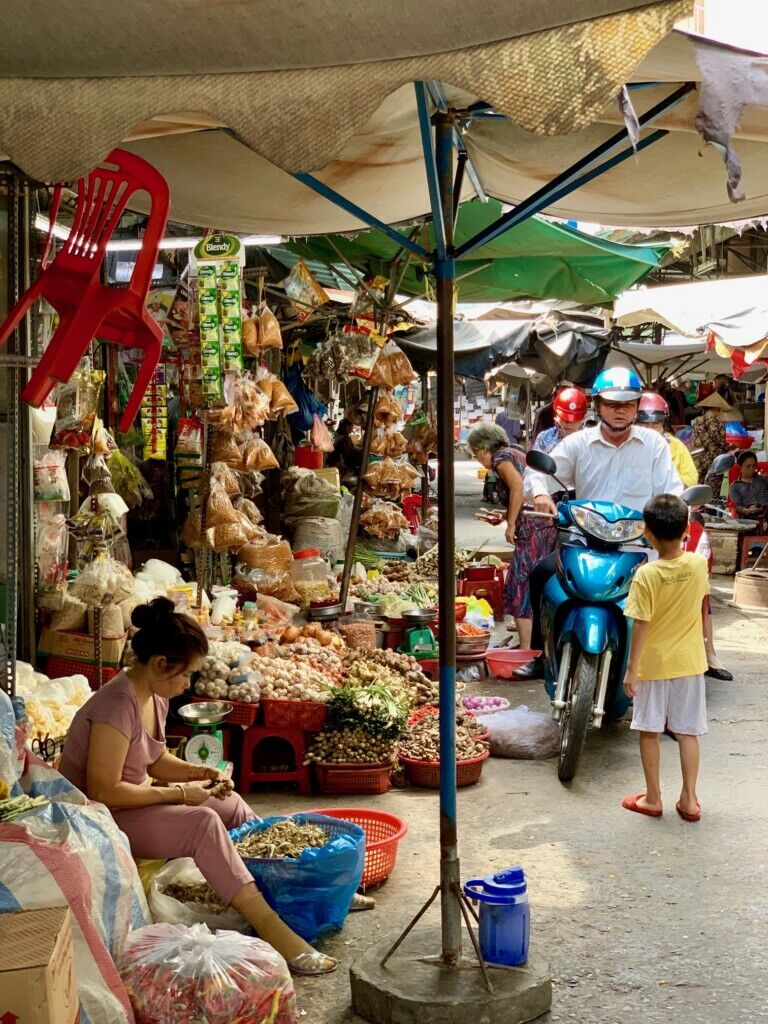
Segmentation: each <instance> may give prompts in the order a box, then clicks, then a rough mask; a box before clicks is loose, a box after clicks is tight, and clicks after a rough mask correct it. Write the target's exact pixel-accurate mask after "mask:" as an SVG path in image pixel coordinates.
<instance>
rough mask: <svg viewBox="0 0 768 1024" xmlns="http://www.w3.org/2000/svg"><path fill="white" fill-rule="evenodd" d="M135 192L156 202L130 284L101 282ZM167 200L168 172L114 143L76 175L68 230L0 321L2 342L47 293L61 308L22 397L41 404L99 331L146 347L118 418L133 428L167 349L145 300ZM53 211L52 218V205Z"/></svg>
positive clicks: (101, 335) (71, 370) (114, 339)
mask: <svg viewBox="0 0 768 1024" xmlns="http://www.w3.org/2000/svg"><path fill="white" fill-rule="evenodd" d="M136 192H145V193H146V194H147V195H148V196H149V199H150V204H151V205H150V213H149V216H148V218H147V225H146V231H145V234H144V238H143V240H142V245H141V249H140V250H139V252H138V255H137V257H136V264H135V266H134V268H133V274H132V275H131V280H130V283H129V284H128V287H127V288H115V287H112V286H108V285H103V284H102V283H101V280H100V276H101V266H102V263H103V260H104V254H105V252H106V248H107V242H108V241H109V239H110V238H111V237H112V235H113V234H114V232H115V229H116V228H117V226H118V224H119V222H120V218H121V216H122V215H123V212H124V211H125V208H126V206H127V205H128V202H129V201H130V199H131V197H132V196H133V195H134V194H135V193H136ZM56 205H58V204H56ZM169 207H170V196H169V193H168V185H167V184H166V182H165V179H164V178H163V176H162V175H161V174H159V173H158V171H156V170H155V168H154V167H152V165H151V164H148V163H147V162H146V160H142V159H141V158H140V157H138V156H134V155H133V153H128V152H126V151H125V150H122V149H113V150H112V152H111V153H110V154H109V156H108V157H107V158H106V160H105V161H104V164H103V165H102V166H100V167H97V168H95V169H94V170H93V171H91V172H90V174H89V175H88V176H87V177H82V178H78V180H77V207H76V210H75V217H74V220H73V222H72V228H71V229H70V232H69V237H68V238H67V240H66V242H65V243H64V245H63V246H62V248H61V249H60V250H59V252H58V253H57V255H56V258H55V259H54V260H53V262H52V263H51V264H50V265H49V266H43V268H42V269H41V271H40V275H39V276H38V278H37V280H35V281H34V282H33V283H32V285H30V287H29V288H28V289H27V291H26V292H25V293H24V294H23V295H22V296H21V298H20V299H19V300H18V302H16V304H15V305H14V306H13V308H12V309H11V311H10V312H9V314H8V316H7V317H6V319H5V322H4V323H3V325H2V327H0V346H2V345H4V344H5V342H6V341H7V340H8V338H9V337H10V335H11V333H12V332H13V331H14V330H15V329H16V327H17V326H18V325H19V323H20V322H21V319H22V317H23V316H24V315H25V314H26V312H27V310H28V309H29V308H30V306H31V305H32V303H33V302H35V301H36V300H37V299H45V301H46V302H47V303H48V304H49V305H51V306H53V308H54V309H55V310H56V312H57V313H58V314H59V325H58V327H57V328H56V330H55V331H54V334H53V337H52V338H51V340H50V343H49V345H48V348H47V349H46V350H45V352H44V353H43V356H42V358H41V359H40V362H39V363H38V364H37V366H36V368H35V370H34V373H33V374H32V376H31V378H30V380H29V383H28V384H27V386H26V387H25V388H24V390H23V391H22V394H21V397H22V398H23V399H24V401H25V402H29V404H30V405H34V406H40V405H42V404H43V402H44V401H45V399H46V398H47V397H48V395H49V394H50V393H51V391H52V390H53V388H54V387H55V386H56V384H57V383H64V382H66V381H68V380H69V379H70V377H71V376H72V374H73V373H74V372H75V370H76V369H77V366H78V363H79V362H80V360H81V359H82V358H83V356H84V355H85V353H86V351H87V349H88V346H89V345H90V343H91V341H92V339H93V338H94V337H96V336H98V337H99V338H104V339H105V340H106V341H111V342H114V343H115V344H117V345H124V346H125V347H126V348H140V349H142V350H143V352H144V358H143V359H142V361H141V363H140V365H139V368H138V372H137V375H136V382H135V383H134V386H133V391H132V392H131V396H130V398H129V400H128V404H127V405H126V407H125V410H124V412H123V416H122V419H121V420H120V426H119V429H120V430H121V431H123V432H125V431H127V430H128V428H129V427H130V425H131V424H132V423H133V421H134V419H135V418H136V414H137V412H138V411H139V406H140V404H141V399H142V396H143V395H144V392H145V391H146V389H147V387H148V385H149V382H150V380H151V379H152V374H153V373H154V372H155V368H156V367H157V364H158V361H159V359H160V354H161V350H162V344H163V331H162V328H161V327H160V326H159V325H158V324H157V323H156V322H155V320H154V319H153V318H152V316H151V315H150V313H149V312H148V310H147V308H146V301H147V293H148V292H149V288H150V285H151V283H152V273H153V271H154V268H155V265H156V263H157V254H158V252H159V250H160V240H161V239H162V237H163V232H164V231H165V225H166V224H167V222H168V211H169ZM51 213H52V219H53V218H55V208H52V210H51Z"/></svg>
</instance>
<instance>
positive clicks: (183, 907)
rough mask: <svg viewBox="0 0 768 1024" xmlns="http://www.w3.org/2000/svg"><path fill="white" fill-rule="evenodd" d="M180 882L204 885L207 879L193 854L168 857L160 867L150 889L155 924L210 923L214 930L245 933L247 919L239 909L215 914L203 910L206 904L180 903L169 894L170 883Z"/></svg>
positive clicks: (150, 905) (150, 904) (150, 907)
mask: <svg viewBox="0 0 768 1024" xmlns="http://www.w3.org/2000/svg"><path fill="white" fill-rule="evenodd" d="M174 882H178V883H180V884H182V885H198V884H200V883H202V884H205V879H204V878H203V876H202V875H201V874H200V872H199V871H198V869H197V866H196V864H195V862H194V861H193V860H192V858H191V857H180V858H179V859H178V860H169V861H168V863H167V864H166V865H165V866H164V867H162V868H160V870H159V871H158V872H157V874H156V875H155V877H154V878H153V879H152V884H151V886H150V889H149V899H148V903H149V912H150V914H151V915H152V920H153V921H154V922H155V924H159V923H164V924H188V925H191V924H207V925H208V927H209V928H210V929H211V930H212V931H217V930H218V929H219V928H223V929H224V930H226V931H232V932H245V931H247V930H248V923H247V921H246V920H245V919H244V918H242V917H241V916H240V915H239V914H238V912H237V911H236V910H231V909H229V910H225V911H224V912H223V913H220V914H216V913H211V912H209V911H206V910H203V909H201V908H202V907H203V904H195V903H181V902H180V901H179V900H177V899H174V897H173V896H166V894H165V890H166V889H167V887H168V886H169V885H171V884H172V883H174Z"/></svg>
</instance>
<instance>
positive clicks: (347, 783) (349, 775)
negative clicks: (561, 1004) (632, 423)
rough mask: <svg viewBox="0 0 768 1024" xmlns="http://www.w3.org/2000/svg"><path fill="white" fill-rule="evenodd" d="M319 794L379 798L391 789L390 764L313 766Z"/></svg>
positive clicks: (317, 764)
mask: <svg viewBox="0 0 768 1024" xmlns="http://www.w3.org/2000/svg"><path fill="white" fill-rule="evenodd" d="M315 778H316V779H317V786H318V789H319V790H320V792H321V793H334V794H337V795H338V794H342V793H343V794H349V795H352V794H356V793H357V794H361V795H368V796H380V795H381V794H382V793H388V792H389V790H390V789H391V788H392V765H391V764H319V763H316V764H315Z"/></svg>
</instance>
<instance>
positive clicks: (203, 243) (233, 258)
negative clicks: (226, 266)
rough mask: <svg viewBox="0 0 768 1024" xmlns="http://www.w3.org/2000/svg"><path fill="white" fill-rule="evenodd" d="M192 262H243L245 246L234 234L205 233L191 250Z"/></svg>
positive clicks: (242, 264)
mask: <svg viewBox="0 0 768 1024" xmlns="http://www.w3.org/2000/svg"><path fill="white" fill-rule="evenodd" d="M192 260H193V263H195V264H197V263H219V262H220V261H227V262H230V263H239V264H240V266H244V264H245V248H244V247H243V243H242V242H241V241H240V239H239V238H237V236H236V235H221V234H215V235H207V236H206V237H205V238H202V239H201V240H200V241H199V242H198V243H197V245H196V246H195V248H194V249H193V250H192Z"/></svg>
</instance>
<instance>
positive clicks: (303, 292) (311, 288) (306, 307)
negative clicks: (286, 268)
mask: <svg viewBox="0 0 768 1024" xmlns="http://www.w3.org/2000/svg"><path fill="white" fill-rule="evenodd" d="M284 287H285V294H286V295H287V296H288V298H289V299H291V300H292V301H293V302H294V303H295V305H296V314H295V315H296V320H297V321H298V323H300V324H303V323H304V321H305V320H306V319H307V317H308V316H310V314H311V313H313V312H314V310H315V309H316V308H317V307H318V306H324V305H325V303H326V302H330V299H329V298H328V296H327V294H326V293H325V291H324V290H323V289H322V288H321V287H320V285H319V284H318V283H317V281H316V280H315V278H314V277H313V276H312V274H311V273H310V271H309V269H308V267H307V265H306V263H305V262H304V260H299V261H298V262H297V263H296V264H295V265H294V267H293V269H292V270H291V272H290V274H289V275H288V277H287V278H286V280H285V285H284Z"/></svg>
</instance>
